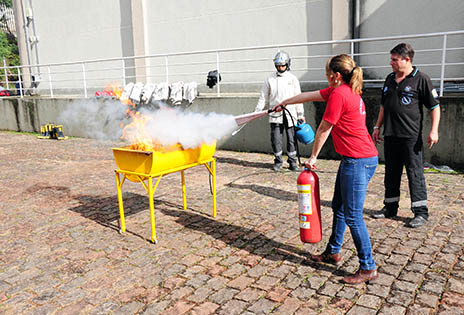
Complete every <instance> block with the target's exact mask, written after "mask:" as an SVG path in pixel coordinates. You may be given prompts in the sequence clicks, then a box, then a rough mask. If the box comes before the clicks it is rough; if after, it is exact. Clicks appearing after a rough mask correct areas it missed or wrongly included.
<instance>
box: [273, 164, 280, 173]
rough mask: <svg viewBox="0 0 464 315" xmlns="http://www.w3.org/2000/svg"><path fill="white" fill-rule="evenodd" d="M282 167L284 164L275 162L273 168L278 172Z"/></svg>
mask: <svg viewBox="0 0 464 315" xmlns="http://www.w3.org/2000/svg"><path fill="white" fill-rule="evenodd" d="M281 167H282V164H274V166H273V167H272V169H273V170H274V171H276V172H278V171H280V168H281Z"/></svg>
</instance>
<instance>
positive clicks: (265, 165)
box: [216, 157, 274, 170]
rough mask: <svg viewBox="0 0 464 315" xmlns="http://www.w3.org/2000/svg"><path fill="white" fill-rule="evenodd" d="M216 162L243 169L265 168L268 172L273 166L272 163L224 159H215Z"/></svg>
mask: <svg viewBox="0 0 464 315" xmlns="http://www.w3.org/2000/svg"><path fill="white" fill-rule="evenodd" d="M216 161H217V162H218V163H228V164H234V165H240V166H245V167H256V168H266V169H269V170H272V167H273V166H274V164H273V163H263V162H250V161H246V160H240V159H234V158H225V157H217V158H216Z"/></svg>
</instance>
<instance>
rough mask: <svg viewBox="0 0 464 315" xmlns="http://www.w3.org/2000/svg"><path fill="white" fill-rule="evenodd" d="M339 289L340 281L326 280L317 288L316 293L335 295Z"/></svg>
mask: <svg viewBox="0 0 464 315" xmlns="http://www.w3.org/2000/svg"><path fill="white" fill-rule="evenodd" d="M340 289H341V286H340V283H335V282H331V281H327V282H326V283H324V285H323V286H322V287H321V288H319V289H318V290H317V293H318V294H323V295H328V296H335V295H336V294H337V292H338V291H339V290H340Z"/></svg>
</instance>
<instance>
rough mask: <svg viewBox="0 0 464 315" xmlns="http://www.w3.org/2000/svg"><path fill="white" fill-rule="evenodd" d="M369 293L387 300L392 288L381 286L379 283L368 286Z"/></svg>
mask: <svg viewBox="0 0 464 315" xmlns="http://www.w3.org/2000/svg"><path fill="white" fill-rule="evenodd" d="M367 293H369V294H372V295H375V296H378V297H381V298H386V297H387V296H388V294H389V293H390V287H389V286H383V285H380V284H379V283H374V284H370V285H368V286H367Z"/></svg>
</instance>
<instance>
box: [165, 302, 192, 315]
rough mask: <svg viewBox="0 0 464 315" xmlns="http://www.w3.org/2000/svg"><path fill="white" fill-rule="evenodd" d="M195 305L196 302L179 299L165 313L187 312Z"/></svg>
mask: <svg viewBox="0 0 464 315" xmlns="http://www.w3.org/2000/svg"><path fill="white" fill-rule="evenodd" d="M194 307H195V304H193V303H190V302H187V301H183V300H181V301H177V302H176V303H175V304H174V305H172V306H170V307H169V308H168V309H166V310H165V311H164V312H163V314H166V315H168V314H173V315H174V314H186V313H187V312H189V311H190V310H191V309H192V308H194Z"/></svg>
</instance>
